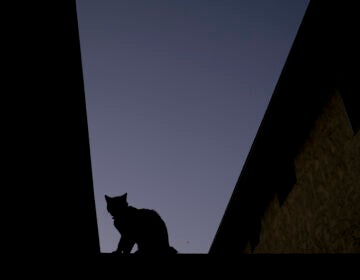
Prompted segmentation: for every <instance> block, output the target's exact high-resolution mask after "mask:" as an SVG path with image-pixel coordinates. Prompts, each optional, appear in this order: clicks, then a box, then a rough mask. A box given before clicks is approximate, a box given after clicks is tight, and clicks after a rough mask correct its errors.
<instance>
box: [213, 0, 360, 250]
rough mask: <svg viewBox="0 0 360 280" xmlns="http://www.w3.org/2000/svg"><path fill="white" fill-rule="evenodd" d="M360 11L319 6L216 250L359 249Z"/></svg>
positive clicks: (291, 60) (297, 46) (307, 19)
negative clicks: (359, 54)
mask: <svg viewBox="0 0 360 280" xmlns="http://www.w3.org/2000/svg"><path fill="white" fill-rule="evenodd" d="M356 11H357V10H356V9H355V7H354V6H353V4H349V2H346V3H345V2H343V1H331V2H329V1H311V2H310V4H309V6H308V8H307V11H306V13H305V16H304V19H303V21H302V23H301V26H300V28H299V31H298V34H297V36H296V39H295V41H294V44H293V46H292V49H291V51H290V54H289V56H288V58H287V61H286V63H285V65H284V68H283V71H282V73H281V75H280V78H279V80H278V83H277V85H276V88H275V91H274V93H273V96H272V98H271V100H270V103H269V106H268V108H267V111H266V113H265V116H264V118H263V120H262V123H261V125H260V128H259V130H258V132H257V135H256V137H255V140H254V142H253V145H252V147H251V150H250V152H249V155H248V157H247V159H246V162H245V165H244V167H243V169H242V171H241V174H240V176H239V179H238V182H237V184H236V186H235V189H234V192H233V194H232V197H231V199H230V202H229V204H228V206H227V209H226V211H225V213H224V216H223V219H222V221H221V224H220V227H219V229H218V231H217V233H216V236H215V238H214V241H213V243H212V246H211V248H210V252H209V253H211V254H234V253H235V254H239V253H252V252H253V253H355V252H356V253H359V252H360V203H359V202H360V187H359V186H360V136H359V130H360V107H359V106H360V100H359V84H358V77H357V74H356V71H355V70H354V69H357V68H358V64H359V60H358V52H359V49H360V47H359V44H358V42H357V40H356V37H355V34H358V33H359V27H358V26H360V24H359V17H358V14H357V12H356Z"/></svg>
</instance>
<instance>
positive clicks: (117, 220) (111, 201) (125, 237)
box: [105, 193, 177, 255]
mask: <svg viewBox="0 0 360 280" xmlns="http://www.w3.org/2000/svg"><path fill="white" fill-rule="evenodd" d="M126 197H127V193H125V194H124V195H122V196H116V197H109V196H107V195H105V199H106V203H107V210H108V212H109V213H110V215H111V216H112V217H113V219H114V226H115V227H116V229H117V230H118V231H119V232H120V234H121V238H120V241H119V245H118V248H117V250H116V251H115V252H116V253H120V254H125V255H127V254H130V252H131V250H132V248H133V246H134V245H135V244H137V247H138V250H137V251H136V252H135V254H144V255H150V254H158V255H159V254H176V253H177V251H176V250H175V249H174V248H173V247H170V246H169V238H168V232H167V229H166V225H165V223H164V221H163V220H162V219H161V217H160V216H159V215H158V213H156V212H155V211H154V210H149V209H137V208H135V207H132V206H128V203H127V201H126Z"/></svg>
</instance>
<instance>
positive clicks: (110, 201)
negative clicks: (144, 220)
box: [105, 193, 128, 217]
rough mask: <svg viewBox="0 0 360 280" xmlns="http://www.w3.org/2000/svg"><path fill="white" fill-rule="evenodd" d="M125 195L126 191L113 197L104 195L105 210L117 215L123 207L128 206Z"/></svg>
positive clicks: (114, 215)
mask: <svg viewBox="0 0 360 280" xmlns="http://www.w3.org/2000/svg"><path fill="white" fill-rule="evenodd" d="M126 197H127V193H125V194H123V195H121V196H114V197H110V196H107V195H105V200H106V204H107V210H108V212H109V213H110V215H111V216H113V217H116V216H118V215H121V213H122V212H123V211H124V209H125V208H126V207H128V203H127V201H126Z"/></svg>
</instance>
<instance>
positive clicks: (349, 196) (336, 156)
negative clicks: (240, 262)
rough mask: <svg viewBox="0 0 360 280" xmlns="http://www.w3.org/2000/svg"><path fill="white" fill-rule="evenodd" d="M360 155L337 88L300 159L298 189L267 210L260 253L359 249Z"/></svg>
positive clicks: (359, 142) (359, 143)
mask: <svg viewBox="0 0 360 280" xmlns="http://www.w3.org/2000/svg"><path fill="white" fill-rule="evenodd" d="M359 153H360V133H356V135H354V133H353V130H352V128H351V125H350V122H349V119H348V116H347V113H346V110H345V107H344V104H343V101H342V98H341V96H340V94H339V93H338V92H335V93H334V94H333V95H332V96H331V98H330V100H329V101H328V103H327V104H326V105H325V107H324V108H323V110H322V112H321V115H320V116H319V117H318V119H317V120H316V122H315V123H314V126H313V128H312V130H311V132H310V134H309V136H308V138H307V140H306V142H305V144H304V145H303V147H302V148H301V150H300V151H299V153H298V155H297V156H296V158H295V173H296V178H297V182H296V184H295V186H294V188H293V189H292V191H291V192H290V194H289V196H288V198H287V199H286V201H285V202H284V204H283V205H282V206H281V207H280V204H279V201H278V199H277V197H275V199H274V200H273V201H272V202H271V203H270V205H269V207H268V209H267V211H266V213H265V216H264V218H263V221H262V226H261V228H262V231H261V234H260V242H259V244H258V246H257V247H256V249H255V253H360V203H359V202H360V188H359V182H360V172H354V171H355V170H358V171H360V156H359Z"/></svg>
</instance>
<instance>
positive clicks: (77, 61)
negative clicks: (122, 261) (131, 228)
mask: <svg viewBox="0 0 360 280" xmlns="http://www.w3.org/2000/svg"><path fill="white" fill-rule="evenodd" d="M48 2H49V1H48ZM50 2H52V1H50ZM6 11H7V13H9V14H11V15H12V16H11V20H10V21H9V22H8V26H7V30H9V35H8V36H7V37H6V40H4V42H6V45H7V46H8V47H9V50H8V52H6V53H5V54H6V55H7V56H8V57H9V58H10V63H9V68H7V69H6V70H7V73H8V74H10V75H9V80H8V81H7V83H8V87H7V91H6V93H5V95H6V98H7V102H6V103H5V104H6V106H7V107H8V108H7V109H8V111H7V113H6V120H7V128H6V131H5V133H4V135H5V138H6V139H7V140H8V142H7V144H6V145H7V146H6V149H7V151H8V157H7V164H6V165H7V170H8V174H7V175H8V176H9V177H10V180H9V181H8V183H7V185H6V189H7V191H9V192H10V195H9V196H6V197H7V198H8V199H6V200H7V201H6V202H7V204H8V205H7V206H6V209H7V211H6V215H5V216H6V222H7V224H6V226H3V229H4V231H6V233H7V236H8V239H6V240H5V242H7V243H9V244H7V245H8V246H9V247H10V248H9V249H10V252H13V253H14V254H20V255H22V254H32V255H35V254H36V255H39V254H42V255H45V256H46V255H49V254H50V255H54V254H55V255H61V254H67V255H68V256H70V255H73V256H74V255H79V254H80V255H86V256H91V255H95V254H98V253H99V252H100V249H99V239H98V229H97V222H96V213H95V201H94V194H93V182H92V173H91V161H90V149H89V137H88V126H87V116H86V104H85V94H84V84H83V74H82V64H81V55H80V43H79V34H78V26H77V16H76V5H75V1H56V3H47V4H45V3H41V4H40V3H25V4H21V5H17V6H16V7H11V8H9V9H6ZM9 238H10V239H9ZM10 240H11V242H10Z"/></svg>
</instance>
